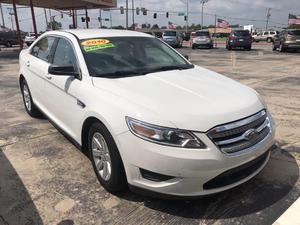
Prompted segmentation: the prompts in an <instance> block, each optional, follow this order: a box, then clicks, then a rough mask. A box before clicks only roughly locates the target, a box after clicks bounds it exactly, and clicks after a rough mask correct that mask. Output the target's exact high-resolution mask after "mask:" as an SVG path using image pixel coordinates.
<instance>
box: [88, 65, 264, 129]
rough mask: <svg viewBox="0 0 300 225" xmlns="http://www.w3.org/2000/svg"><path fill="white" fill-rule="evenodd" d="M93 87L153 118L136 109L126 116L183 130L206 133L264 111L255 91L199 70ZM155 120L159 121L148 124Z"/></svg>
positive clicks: (103, 80) (98, 80)
mask: <svg viewBox="0 0 300 225" xmlns="http://www.w3.org/2000/svg"><path fill="white" fill-rule="evenodd" d="M93 83H94V85H95V86H96V87H97V88H100V89H102V90H106V91H109V92H111V93H113V94H114V95H118V96H120V98H122V99H123V100H125V99H126V100H127V101H129V102H131V103H134V104H135V105H137V106H140V107H141V108H143V109H145V108H146V109H147V110H148V113H150V114H152V115H151V117H149V116H148V115H146V114H147V113H145V111H144V110H141V112H139V111H138V110H137V111H136V109H137V108H136V107H135V109H134V110H133V111H131V112H126V114H127V116H131V117H134V118H135V119H139V120H143V121H145V122H148V123H154V124H155V123H156V121H168V123H169V124H172V125H173V126H174V127H176V128H180V129H187V130H194V131H201V132H206V131H208V130H209V129H211V128H213V127H215V126H217V125H220V124H224V123H228V122H232V121H235V120H238V119H241V118H244V117H247V116H250V115H252V114H254V113H256V112H258V111H260V110H262V109H263V108H264V105H263V103H262V102H261V101H260V98H259V96H258V95H257V93H256V92H255V91H254V90H253V89H251V88H248V87H246V86H244V85H242V84H240V83H238V82H236V81H233V80H231V79H229V78H226V77H225V76H222V75H219V74H217V73H215V72H212V71H209V70H207V69H204V68H201V67H198V66H196V67H195V68H193V69H188V70H181V71H180V70H172V71H166V72H158V73H152V74H147V75H144V76H136V77H128V78H119V79H106V78H96V77H94V78H93ZM153 117H157V118H158V120H155V121H149V118H153ZM164 124H166V123H163V124H157V125H164Z"/></svg>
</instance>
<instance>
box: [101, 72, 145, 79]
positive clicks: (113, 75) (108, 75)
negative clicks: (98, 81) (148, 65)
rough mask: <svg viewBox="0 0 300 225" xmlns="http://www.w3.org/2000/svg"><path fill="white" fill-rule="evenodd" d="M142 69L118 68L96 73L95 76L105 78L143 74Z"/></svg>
mask: <svg viewBox="0 0 300 225" xmlns="http://www.w3.org/2000/svg"><path fill="white" fill-rule="evenodd" d="M145 74H146V73H144V72H143V71H135V70H118V71H114V72H111V73H103V74H97V75H96V77H105V78H122V77H133V76H141V75H145Z"/></svg>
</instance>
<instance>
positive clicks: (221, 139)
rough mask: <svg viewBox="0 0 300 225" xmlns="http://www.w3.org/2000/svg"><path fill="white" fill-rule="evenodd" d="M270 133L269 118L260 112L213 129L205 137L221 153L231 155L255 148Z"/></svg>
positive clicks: (266, 114) (264, 112)
mask: <svg viewBox="0 0 300 225" xmlns="http://www.w3.org/2000/svg"><path fill="white" fill-rule="evenodd" d="M271 133H272V129H271V118H269V115H268V113H267V112H266V110H262V111H260V112H258V113H256V114H254V115H252V116H250V117H247V118H245V119H242V120H239V121H236V122H232V123H228V124H225V125H221V126H218V127H215V128H213V129H211V130H210V131H208V132H207V135H208V137H209V138H210V139H211V140H212V142H213V143H214V144H215V145H216V146H217V147H218V148H219V149H220V150H221V151H222V152H223V153H225V154H228V155H233V154H240V153H241V152H245V151H246V150H247V149H253V148H255V147H256V146H257V145H259V144H261V142H263V141H264V140H266V139H267V138H268V137H269V136H270V134H271Z"/></svg>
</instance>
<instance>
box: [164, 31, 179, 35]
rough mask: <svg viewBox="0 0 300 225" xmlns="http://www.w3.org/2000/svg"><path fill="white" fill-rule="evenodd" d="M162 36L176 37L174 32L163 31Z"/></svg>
mask: <svg viewBox="0 0 300 225" xmlns="http://www.w3.org/2000/svg"><path fill="white" fill-rule="evenodd" d="M164 36H176V31H165V32H164Z"/></svg>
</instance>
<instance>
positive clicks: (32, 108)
mask: <svg viewBox="0 0 300 225" xmlns="http://www.w3.org/2000/svg"><path fill="white" fill-rule="evenodd" d="M20 86H21V92H22V97H23V103H24V107H25V110H26V112H27V113H28V114H29V115H30V116H31V117H33V118H41V116H42V114H41V112H40V110H39V109H38V107H37V106H36V105H35V104H34V102H33V101H32V96H31V92H30V89H29V87H28V84H27V82H26V80H24V79H22V80H21V82H20ZM24 91H25V92H26V93H25V92H24Z"/></svg>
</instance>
